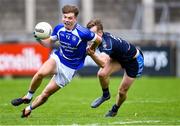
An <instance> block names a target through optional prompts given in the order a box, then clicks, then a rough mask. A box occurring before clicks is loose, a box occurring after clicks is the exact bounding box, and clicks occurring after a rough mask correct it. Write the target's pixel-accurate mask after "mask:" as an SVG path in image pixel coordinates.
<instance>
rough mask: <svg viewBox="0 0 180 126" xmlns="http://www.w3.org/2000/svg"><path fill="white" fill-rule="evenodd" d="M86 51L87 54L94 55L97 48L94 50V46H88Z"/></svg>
mask: <svg viewBox="0 0 180 126" xmlns="http://www.w3.org/2000/svg"><path fill="white" fill-rule="evenodd" d="M86 52H87V54H88V55H90V56H91V55H94V53H95V50H93V49H92V48H91V46H88V47H87V48H86Z"/></svg>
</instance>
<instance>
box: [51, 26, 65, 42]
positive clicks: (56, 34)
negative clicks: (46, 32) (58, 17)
mask: <svg viewBox="0 0 180 126" xmlns="http://www.w3.org/2000/svg"><path fill="white" fill-rule="evenodd" d="M61 27H63V24H59V25H57V26H56V27H55V28H54V29H53V32H52V34H51V39H52V40H53V41H57V40H58V31H59V29H60V28H61Z"/></svg>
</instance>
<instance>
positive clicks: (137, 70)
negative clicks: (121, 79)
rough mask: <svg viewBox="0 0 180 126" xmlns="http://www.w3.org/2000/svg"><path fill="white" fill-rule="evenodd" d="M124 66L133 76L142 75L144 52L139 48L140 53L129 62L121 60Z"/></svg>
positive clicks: (129, 74) (128, 73) (130, 75)
mask: <svg viewBox="0 0 180 126" xmlns="http://www.w3.org/2000/svg"><path fill="white" fill-rule="evenodd" d="M120 64H121V65H122V67H123V68H124V69H125V71H126V73H127V75H128V76H129V77H132V78H136V77H140V76H141V75H142V72H143V68H144V57H143V54H142V52H141V51H140V50H139V54H138V55H137V57H136V58H133V59H132V60H130V61H127V62H120Z"/></svg>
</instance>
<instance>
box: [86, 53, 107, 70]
mask: <svg viewBox="0 0 180 126" xmlns="http://www.w3.org/2000/svg"><path fill="white" fill-rule="evenodd" d="M89 56H91V58H92V59H93V60H94V62H95V63H96V64H97V65H98V66H99V67H102V68H104V66H105V62H104V60H102V59H101V58H100V57H99V56H97V55H96V53H94V54H92V55H89Z"/></svg>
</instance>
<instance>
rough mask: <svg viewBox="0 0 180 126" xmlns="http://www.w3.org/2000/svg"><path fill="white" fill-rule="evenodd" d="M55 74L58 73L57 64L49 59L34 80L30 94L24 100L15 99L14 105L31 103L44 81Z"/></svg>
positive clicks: (30, 87)
mask: <svg viewBox="0 0 180 126" xmlns="http://www.w3.org/2000/svg"><path fill="white" fill-rule="evenodd" d="M54 73H56V62H55V60H54V59H53V58H49V59H48V60H47V61H46V62H45V63H44V64H43V65H42V66H41V68H40V69H39V70H38V72H37V73H36V74H35V75H34V77H33V78H32V80H31V83H30V86H29V91H28V93H27V94H26V95H25V96H24V97H22V98H17V99H13V100H12V101H11V103H12V105H14V106H18V105H20V104H22V103H29V102H30V101H31V99H32V96H33V93H34V92H35V91H36V89H37V88H38V87H39V85H40V84H41V82H42V79H43V78H44V77H46V76H48V75H53V74H54Z"/></svg>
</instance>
